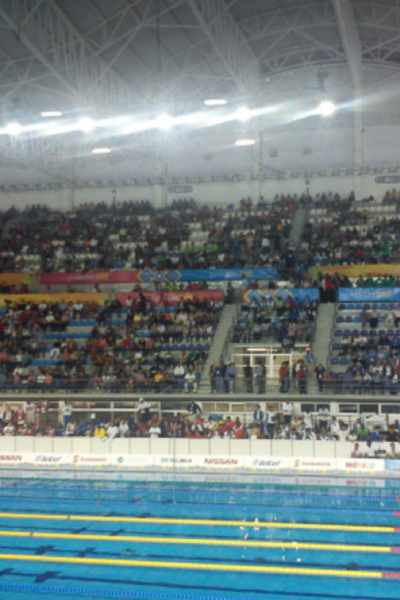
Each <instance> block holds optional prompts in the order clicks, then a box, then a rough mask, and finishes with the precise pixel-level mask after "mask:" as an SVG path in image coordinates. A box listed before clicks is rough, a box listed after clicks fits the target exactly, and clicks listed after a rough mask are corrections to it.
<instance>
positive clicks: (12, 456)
mask: <svg viewBox="0 0 400 600" xmlns="http://www.w3.org/2000/svg"><path fill="white" fill-rule="evenodd" d="M0 460H3V461H7V460H11V461H16V460H22V456H21V455H20V454H0Z"/></svg>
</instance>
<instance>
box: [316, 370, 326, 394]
mask: <svg viewBox="0 0 400 600" xmlns="http://www.w3.org/2000/svg"><path fill="white" fill-rule="evenodd" d="M325 373H326V369H325V367H324V365H321V364H319V365H318V366H317V367H315V378H316V380H317V385H318V391H319V392H320V393H321V394H322V393H323V391H324V382H325Z"/></svg>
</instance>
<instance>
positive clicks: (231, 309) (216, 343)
mask: <svg viewBox="0 0 400 600" xmlns="http://www.w3.org/2000/svg"><path fill="white" fill-rule="evenodd" d="M237 311H238V306H237V305H236V304H228V305H226V306H225V307H224V309H223V311H222V315H221V319H220V321H219V324H218V327H217V330H216V332H215V335H214V339H213V342H212V344H211V348H210V352H209V354H208V358H207V361H206V363H205V365H204V369H203V373H202V376H201V379H200V385H199V393H204V394H208V393H209V392H210V378H209V376H208V373H209V371H210V367H211V365H212V364H213V363H215V362H218V361H220V360H221V356H222V354H223V351H224V347H225V345H226V342H227V337H228V333H229V330H230V328H231V327H232V325H233V324H234V323H236V320H237ZM222 358H225V357H222Z"/></svg>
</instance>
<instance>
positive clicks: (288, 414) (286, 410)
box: [281, 400, 294, 425]
mask: <svg viewBox="0 0 400 600" xmlns="http://www.w3.org/2000/svg"><path fill="white" fill-rule="evenodd" d="M281 410H282V412H283V420H284V423H285V424H286V425H290V424H291V422H292V416H293V410H294V407H293V404H292V403H291V402H288V401H287V400H285V402H283V403H282V405H281Z"/></svg>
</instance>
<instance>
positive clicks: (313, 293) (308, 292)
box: [243, 288, 319, 304]
mask: <svg viewBox="0 0 400 600" xmlns="http://www.w3.org/2000/svg"><path fill="white" fill-rule="evenodd" d="M288 296H290V298H292V299H293V300H294V299H295V298H297V299H298V300H300V302H304V301H305V300H308V301H309V302H311V301H312V300H318V299H319V290H317V289H314V288H304V289H303V288H302V289H296V288H290V289H284V290H244V291H243V304H251V303H252V301H253V300H255V301H256V302H260V301H261V299H268V298H284V299H286V298H287V297H288Z"/></svg>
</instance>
